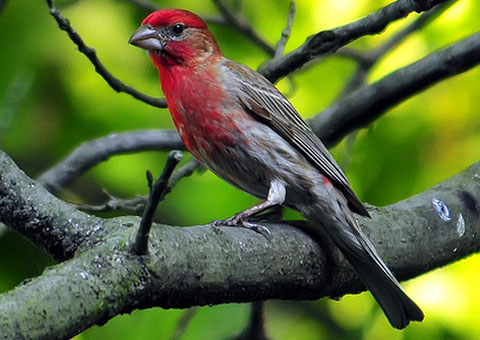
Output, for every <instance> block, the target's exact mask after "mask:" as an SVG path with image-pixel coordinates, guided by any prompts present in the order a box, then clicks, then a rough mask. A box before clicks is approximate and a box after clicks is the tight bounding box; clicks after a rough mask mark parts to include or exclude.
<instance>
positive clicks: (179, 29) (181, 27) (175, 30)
mask: <svg viewBox="0 0 480 340" xmlns="http://www.w3.org/2000/svg"><path fill="white" fill-rule="evenodd" d="M184 29H185V25H183V24H179V23H178V24H175V25H173V27H172V31H173V33H175V34H176V35H179V34H181V33H182V32H183V30H184Z"/></svg>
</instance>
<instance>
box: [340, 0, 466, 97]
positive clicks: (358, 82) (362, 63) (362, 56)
mask: <svg viewBox="0 0 480 340" xmlns="http://www.w3.org/2000/svg"><path fill="white" fill-rule="evenodd" d="M456 1H457V0H450V1H448V2H446V3H443V4H440V5H437V6H435V7H433V8H432V9H430V10H429V11H427V12H425V13H424V14H422V15H421V16H420V17H419V18H417V19H416V20H415V21H414V22H412V23H411V24H410V25H408V26H406V27H405V28H404V29H402V30H400V31H399V32H397V33H396V34H394V35H393V36H392V37H391V38H390V39H388V40H387V41H385V42H384V43H383V44H381V45H380V46H378V47H377V48H375V49H373V50H371V51H370V52H368V53H363V52H360V51H357V50H354V49H350V48H347V47H344V48H341V49H340V50H338V51H337V53H336V54H337V55H342V56H346V57H350V58H352V59H355V60H356V61H357V62H358V67H357V70H356V71H355V73H354V74H353V76H352V78H351V79H350V80H349V82H348V83H347V85H346V86H345V88H344V90H343V91H342V92H341V93H340V95H339V96H338V98H342V97H344V96H345V95H347V94H349V93H351V92H353V91H355V90H356V89H358V88H359V87H361V86H362V85H364V84H365V81H366V78H367V76H368V73H369V72H370V70H371V69H372V67H373V66H374V65H375V64H377V63H378V61H379V60H380V59H381V58H382V57H384V56H385V55H386V54H387V53H388V52H390V51H391V50H393V49H394V48H395V47H397V46H398V45H399V44H400V43H401V42H402V41H403V40H404V39H405V38H407V37H408V36H409V35H410V34H412V33H413V32H415V31H417V30H420V29H421V28H423V27H424V26H425V25H427V24H428V23H430V22H432V20H434V19H435V18H437V17H438V16H439V15H440V14H442V13H443V12H445V11H446V10H447V9H448V8H450V7H451V6H452V5H453V4H454V3H455V2H456Z"/></svg>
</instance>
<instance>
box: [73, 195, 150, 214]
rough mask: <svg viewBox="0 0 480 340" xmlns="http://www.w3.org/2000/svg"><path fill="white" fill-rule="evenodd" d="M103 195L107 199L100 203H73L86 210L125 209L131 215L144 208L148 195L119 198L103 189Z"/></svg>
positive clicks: (140, 211)
mask: <svg viewBox="0 0 480 340" xmlns="http://www.w3.org/2000/svg"><path fill="white" fill-rule="evenodd" d="M103 192H104V193H105V195H107V197H108V201H107V202H106V203H104V204H101V205H90V204H77V205H75V206H76V208H77V209H79V210H82V211H88V212H106V211H114V210H121V211H125V212H127V213H129V214H132V215H137V216H138V215H141V214H142V212H143V211H144V210H145V205H146V203H147V200H148V197H144V196H135V197H134V198H127V199H124V198H119V197H115V196H113V195H112V194H110V193H109V192H107V191H106V190H105V189H104V190H103Z"/></svg>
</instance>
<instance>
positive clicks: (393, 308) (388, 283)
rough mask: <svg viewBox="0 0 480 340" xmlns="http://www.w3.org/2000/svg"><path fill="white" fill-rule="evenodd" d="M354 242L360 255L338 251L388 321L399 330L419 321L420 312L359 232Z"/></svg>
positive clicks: (420, 318) (349, 250) (348, 251)
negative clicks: (356, 240)
mask: <svg viewBox="0 0 480 340" xmlns="http://www.w3.org/2000/svg"><path fill="white" fill-rule="evenodd" d="M357 228H358V227H357ZM356 236H357V235H356ZM357 239H358V240H359V241H360V243H361V245H362V248H363V250H362V251H361V253H358V251H357V249H355V251H351V249H348V248H347V249H341V251H342V253H343V254H344V256H345V258H346V259H347V260H348V261H349V262H350V263H351V264H352V266H353V268H354V269H355V271H356V272H357V274H358V275H359V276H360V278H361V280H362V281H363V283H364V284H365V286H366V287H367V288H368V289H369V290H370V292H371V293H372V295H373V297H374V298H375V299H376V300H377V302H378V304H379V305H380V307H382V309H383V311H384V312H385V315H386V316H387V319H388V321H390V323H391V324H392V326H393V327H395V328H398V329H402V328H405V327H407V326H408V324H409V323H410V321H422V320H423V317H424V315H423V312H422V310H421V309H420V308H419V307H418V306H417V305H416V304H415V302H413V301H412V300H411V299H410V298H409V297H408V296H407V294H406V293H405V291H404V290H403V288H402V287H401V286H400V283H398V281H397V279H396V278H395V277H394V276H393V274H392V272H391V271H390V269H389V268H388V267H387V265H386V264H385V263H384V262H383V260H382V259H381V258H380V257H379V255H378V254H377V252H376V250H375V248H373V245H372V244H371V243H370V241H368V239H367V238H366V237H365V236H364V235H363V233H361V232H360V233H359V235H358V238H357Z"/></svg>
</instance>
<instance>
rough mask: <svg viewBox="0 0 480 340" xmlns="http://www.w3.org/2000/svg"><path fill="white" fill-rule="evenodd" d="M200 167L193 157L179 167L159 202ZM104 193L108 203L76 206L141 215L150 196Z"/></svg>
mask: <svg viewBox="0 0 480 340" xmlns="http://www.w3.org/2000/svg"><path fill="white" fill-rule="evenodd" d="M200 168H201V164H200V163H199V162H198V161H197V160H196V159H195V158H192V159H191V160H189V161H188V162H187V163H186V164H185V165H183V166H181V167H180V168H178V169H177V170H176V171H175V172H174V173H173V175H172V176H171V178H170V180H169V181H168V185H167V187H166V188H165V190H164V191H163V193H162V195H161V196H160V198H159V202H161V201H163V199H165V196H166V195H167V194H169V193H170V192H171V191H172V189H173V187H174V186H175V185H176V184H177V183H178V182H179V181H180V180H181V179H182V178H185V177H188V176H190V175H192V174H193V172H194V171H195V170H198V169H200ZM104 193H105V194H106V195H107V196H108V201H107V202H106V203H104V204H101V205H90V204H81V205H80V204H79V205H76V207H77V208H78V209H80V210H83V211H91V212H105V211H113V210H122V211H124V212H127V213H129V214H132V215H141V214H142V212H143V211H144V210H145V206H146V204H147V201H148V197H144V196H136V197H134V198H127V199H124V198H118V197H115V196H113V195H112V194H110V193H109V192H107V191H106V190H104Z"/></svg>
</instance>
